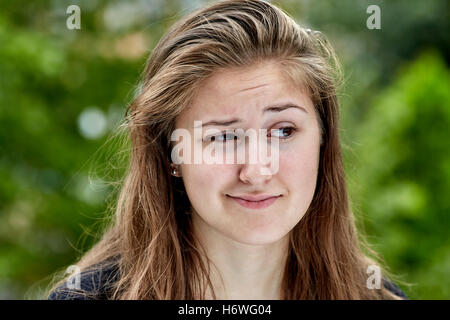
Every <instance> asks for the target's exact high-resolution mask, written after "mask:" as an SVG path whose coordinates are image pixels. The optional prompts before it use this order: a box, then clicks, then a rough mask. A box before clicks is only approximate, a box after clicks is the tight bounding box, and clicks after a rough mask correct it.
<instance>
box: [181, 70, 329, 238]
mask: <svg viewBox="0 0 450 320" xmlns="http://www.w3.org/2000/svg"><path fill="white" fill-rule="evenodd" d="M287 103H289V105H295V106H297V107H289V108H271V109H269V110H266V111H264V109H266V108H267V107H269V106H278V107H279V106H283V105H286V104H287ZM213 120H215V121H217V122H228V123H225V125H219V124H217V123H215V124H214V123H213V124H211V125H208V126H206V127H203V128H202V134H201V135H200V137H199V136H198V134H197V136H194V121H201V122H202V124H203V125H205V124H206V123H207V122H210V121H213ZM234 120H235V122H232V121H234ZM197 124H198V123H197ZM176 128H177V129H179V128H184V129H187V130H188V131H189V133H190V134H191V143H192V151H191V153H192V154H193V153H194V148H197V149H196V150H205V148H207V147H208V146H209V147H212V146H214V147H215V148H217V147H220V148H223V149H222V150H224V153H223V157H225V155H226V154H227V153H228V154H229V153H230V152H235V154H237V153H238V152H243V154H245V156H246V158H245V159H246V160H245V162H244V163H242V162H241V163H238V161H237V160H236V157H234V161H233V162H232V163H229V162H225V160H224V161H223V163H214V164H211V163H206V162H205V161H202V162H201V163H197V164H195V163H194V162H193V159H194V158H193V156H192V158H191V159H192V162H190V163H189V164H188V163H182V164H181V165H180V167H179V168H180V169H181V170H180V171H181V176H182V179H183V182H184V185H185V188H186V191H187V194H188V197H189V199H190V202H191V205H192V214H193V222H194V228H195V229H196V230H198V231H200V232H201V233H202V235H203V236H206V237H209V236H222V237H226V238H229V239H232V240H234V241H237V242H239V243H245V244H269V243H273V242H276V241H278V240H280V239H282V238H283V237H285V236H286V235H287V234H288V233H289V231H290V230H292V228H294V226H295V225H296V224H297V223H298V222H299V221H300V219H301V218H302V217H303V216H304V214H305V212H306V211H307V209H308V207H309V205H310V203H311V201H312V198H313V195H314V190H315V187H316V179H317V172H318V164H319V152H320V130H319V122H318V119H317V116H316V113H315V110H314V106H313V103H312V101H311V100H310V98H309V96H308V95H307V94H305V93H303V92H302V91H301V90H299V88H297V87H295V86H294V85H293V83H292V82H290V81H288V80H287V79H286V78H285V77H283V75H282V73H281V71H280V70H279V69H278V67H277V66H276V65H274V64H271V63H268V62H266V63H264V64H260V65H257V66H253V67H251V68H246V69H233V70H227V71H223V72H220V73H215V74H213V75H212V76H211V77H210V78H208V79H207V80H206V81H205V82H204V83H203V84H202V86H201V87H200V88H199V90H198V91H197V95H196V98H195V100H194V102H193V104H192V105H191V106H190V107H189V108H187V109H186V110H184V111H183V112H182V113H181V114H180V115H179V116H178V117H177V119H176ZM283 128H284V129H283ZM292 128H293V129H292ZM214 129H217V130H220V132H222V131H225V130H232V129H243V131H244V132H245V131H247V130H248V129H251V130H255V132H257V135H258V138H261V137H263V139H262V140H259V141H267V142H269V141H274V140H270V136H271V137H272V139H278V158H277V159H276V161H278V165H277V166H271V165H270V164H268V163H267V162H266V163H263V162H262V161H260V160H257V161H256V162H255V161H253V162H250V161H249V159H250V158H249V156H250V153H252V152H253V153H254V152H255V150H256V149H255V148H252V147H251V145H250V143H249V141H245V140H248V139H243V140H241V141H239V140H237V141H235V140H234V137H235V136H234V135H233V134H229V133H228V134H225V135H220V133H219V134H217V133H216V134H213V135H215V136H216V137H215V139H214V140H213V141H208V140H209V139H208V136H211V135H210V134H209V135H208V132H207V130H214ZM259 129H267V133H268V136H265V135H264V136H263V135H261V132H260V131H259ZM271 129H278V130H276V131H275V132H274V134H271ZM196 130H198V129H196ZM196 132H197V133H198V131H196ZM272 132H273V131H272ZM209 133H210V132H209ZM264 139H265V140H264ZM204 140H205V141H204ZM244 141H245V142H244ZM175 144H176V143H175ZM272 144H274V143H272ZM256 145H257V146H258V147H259V146H260V144H256ZM270 145H271V144H268V147H267V148H268V149H269V150H270ZM275 145H276V144H275ZM254 146H255V145H254ZM198 148H201V149H198ZM238 150H239V151H238ZM258 150H259V149H258ZM184 152H185V151H184V150H183V151H182V153H184ZM271 161H272V162H273V161H274V158H272V160H271ZM263 168H266V169H269V171H264V170H263ZM274 168H275V169H274ZM268 172H270V174H268ZM251 196H256V197H258V196H260V198H261V197H262V198H267V197H272V199H269V200H266V201H248V200H252V199H251ZM243 198H247V201H246V200H243ZM253 200H258V199H257V198H256V199H255V198H253Z"/></svg>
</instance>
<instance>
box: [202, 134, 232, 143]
mask: <svg viewBox="0 0 450 320" xmlns="http://www.w3.org/2000/svg"><path fill="white" fill-rule="evenodd" d="M222 138H224V139H222ZM237 139H238V136H237V135H235V134H234V133H223V134H219V135H216V136H211V137H208V138H207V139H206V141H208V142H209V141H219V142H224V141H230V140H237Z"/></svg>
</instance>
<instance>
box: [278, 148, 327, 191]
mask: <svg viewBox="0 0 450 320" xmlns="http://www.w3.org/2000/svg"><path fill="white" fill-rule="evenodd" d="M318 145H319V144H318V143H317V145H316V144H309V145H308V144H301V143H299V144H298V145H297V146H295V147H293V148H290V149H288V150H284V152H281V153H280V170H279V174H280V177H282V179H283V180H284V181H285V182H286V184H287V185H288V187H289V188H290V189H291V190H303V191H305V192H306V191H310V190H309V189H311V188H314V187H315V183H316V179H317V172H318V163H319V147H318Z"/></svg>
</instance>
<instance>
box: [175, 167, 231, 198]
mask: <svg viewBox="0 0 450 320" xmlns="http://www.w3.org/2000/svg"><path fill="white" fill-rule="evenodd" d="M181 170H182V176H183V182H184V185H185V187H186V192H187V193H188V196H189V199H190V200H191V202H193V204H194V202H195V203H208V202H209V199H211V197H212V195H215V194H217V193H218V192H220V190H221V186H223V185H224V183H226V179H227V175H229V173H227V171H226V170H223V168H222V169H220V168H219V167H218V166H217V165H208V164H199V165H195V164H190V165H182V168H181Z"/></svg>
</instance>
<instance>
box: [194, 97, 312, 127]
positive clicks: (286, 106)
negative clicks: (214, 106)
mask: <svg viewBox="0 0 450 320" xmlns="http://www.w3.org/2000/svg"><path fill="white" fill-rule="evenodd" d="M290 108H295V109H298V110H300V111H302V112H305V113H308V111H306V109H305V108H304V107H302V106H299V105H296V104H294V103H290V102H288V103H283V104H276V105H271V106H267V107H265V108H264V109H263V113H266V112H281V111H284V110H287V109H290ZM240 122H242V120H241V119H238V118H233V119H230V120H225V121H219V120H211V121H208V122H205V123H203V124H202V128H204V127H207V126H223V127H225V126H229V125H232V124H235V123H240ZM197 128H199V126H197Z"/></svg>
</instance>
